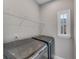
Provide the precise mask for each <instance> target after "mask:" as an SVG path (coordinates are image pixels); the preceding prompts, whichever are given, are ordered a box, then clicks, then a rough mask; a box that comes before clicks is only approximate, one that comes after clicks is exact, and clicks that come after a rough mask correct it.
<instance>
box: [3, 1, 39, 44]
mask: <svg viewBox="0 0 79 59" xmlns="http://www.w3.org/2000/svg"><path fill="white" fill-rule="evenodd" d="M3 6H4V16H3V18H4V20H3V22H4V23H3V27H4V32H3V34H4V37H3V38H4V43H7V42H10V41H14V40H16V39H15V36H18V37H19V39H21V38H27V37H31V36H34V35H38V34H39V23H38V22H39V7H38V5H37V4H36V3H35V2H34V1H33V0H4V5H3Z"/></svg>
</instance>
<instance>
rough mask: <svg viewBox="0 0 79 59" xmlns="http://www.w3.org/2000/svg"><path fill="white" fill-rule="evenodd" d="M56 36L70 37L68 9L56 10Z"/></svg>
mask: <svg viewBox="0 0 79 59" xmlns="http://www.w3.org/2000/svg"><path fill="white" fill-rule="evenodd" d="M57 16H58V36H62V37H70V10H69V9H68V10H63V11H60V12H58V15H57Z"/></svg>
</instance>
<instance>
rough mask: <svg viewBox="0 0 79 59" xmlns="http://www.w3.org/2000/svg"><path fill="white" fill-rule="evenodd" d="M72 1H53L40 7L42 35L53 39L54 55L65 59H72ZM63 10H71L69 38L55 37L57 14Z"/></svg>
mask: <svg viewBox="0 0 79 59" xmlns="http://www.w3.org/2000/svg"><path fill="white" fill-rule="evenodd" d="M73 3H74V1H73V0H55V1H52V2H51V3H48V4H45V5H43V6H41V11H42V12H41V13H42V14H41V15H42V16H41V17H42V21H43V23H44V24H45V25H44V26H43V27H42V28H43V29H42V34H43V35H48V36H53V37H54V38H55V53H56V55H57V56H60V57H63V58H65V59H74V52H73V51H74V50H73V49H74V48H73V45H74V43H73V40H74V4H73ZM65 9H70V10H71V36H72V37H71V38H59V37H58V36H57V32H58V30H57V27H58V26H57V25H58V24H57V12H58V11H61V10H65Z"/></svg>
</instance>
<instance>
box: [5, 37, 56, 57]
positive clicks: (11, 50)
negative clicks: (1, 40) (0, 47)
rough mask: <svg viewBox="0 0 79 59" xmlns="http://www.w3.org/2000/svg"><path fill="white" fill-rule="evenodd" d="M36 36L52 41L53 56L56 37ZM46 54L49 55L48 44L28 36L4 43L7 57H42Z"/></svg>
mask: <svg viewBox="0 0 79 59" xmlns="http://www.w3.org/2000/svg"><path fill="white" fill-rule="evenodd" d="M35 37H36V38H39V39H42V40H46V41H48V42H51V45H52V47H51V50H52V51H51V52H52V56H54V50H55V49H54V46H55V42H54V38H53V37H49V36H44V35H40V36H35ZM45 55H46V56H47V45H46V44H45V43H43V42H40V41H37V40H34V39H32V38H26V39H22V40H17V41H13V42H9V43H5V44H4V58H5V59H42V58H43V57H44V56H45ZM45 59H47V58H45Z"/></svg>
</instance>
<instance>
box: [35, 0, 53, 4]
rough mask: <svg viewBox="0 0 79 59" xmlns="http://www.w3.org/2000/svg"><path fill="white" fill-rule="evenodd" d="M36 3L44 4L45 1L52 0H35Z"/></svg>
mask: <svg viewBox="0 0 79 59" xmlns="http://www.w3.org/2000/svg"><path fill="white" fill-rule="evenodd" d="M35 1H36V2H37V3H38V4H44V3H47V2H50V1H52V0H35Z"/></svg>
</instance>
